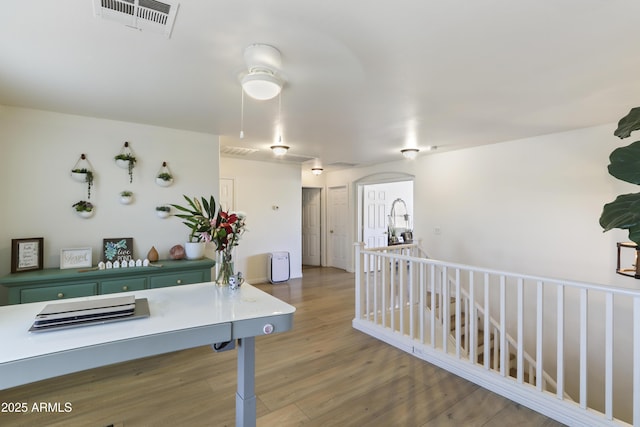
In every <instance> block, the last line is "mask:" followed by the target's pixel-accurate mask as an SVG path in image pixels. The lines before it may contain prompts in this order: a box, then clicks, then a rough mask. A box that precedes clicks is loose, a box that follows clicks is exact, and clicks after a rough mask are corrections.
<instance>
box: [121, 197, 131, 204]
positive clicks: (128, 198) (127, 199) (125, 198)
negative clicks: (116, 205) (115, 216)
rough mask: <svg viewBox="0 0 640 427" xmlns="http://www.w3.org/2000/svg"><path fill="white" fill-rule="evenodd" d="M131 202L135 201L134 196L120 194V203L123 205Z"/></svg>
mask: <svg viewBox="0 0 640 427" xmlns="http://www.w3.org/2000/svg"><path fill="white" fill-rule="evenodd" d="M131 202H133V196H123V195H120V203H122V204H123V205H129V204H131Z"/></svg>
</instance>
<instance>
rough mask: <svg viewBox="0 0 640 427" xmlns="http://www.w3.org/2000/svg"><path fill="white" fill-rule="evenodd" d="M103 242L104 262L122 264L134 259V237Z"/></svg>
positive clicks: (104, 240)
mask: <svg viewBox="0 0 640 427" xmlns="http://www.w3.org/2000/svg"><path fill="white" fill-rule="evenodd" d="M102 242H103V243H102V261H104V262H107V261H111V262H112V263H113V262H116V261H118V262H119V263H120V264H122V263H123V262H125V261H126V262H129V261H130V260H132V259H134V258H133V238H132V237H118V238H112V239H103V241H102Z"/></svg>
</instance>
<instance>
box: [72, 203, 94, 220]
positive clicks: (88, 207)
mask: <svg viewBox="0 0 640 427" xmlns="http://www.w3.org/2000/svg"><path fill="white" fill-rule="evenodd" d="M71 207H73V208H74V209H75V211H76V213H77V214H78V216H80V217H82V218H91V217H92V216H93V213H94V206H93V205H92V204H91V202H87V201H85V200H80V201H79V202H76V203H74V204H73V205H71Z"/></svg>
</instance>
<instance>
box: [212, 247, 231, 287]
mask: <svg viewBox="0 0 640 427" xmlns="http://www.w3.org/2000/svg"><path fill="white" fill-rule="evenodd" d="M216 258H217V260H218V265H219V267H218V275H217V277H216V283H217V284H218V285H219V286H228V285H229V278H230V277H231V276H233V256H232V255H231V252H229V253H227V252H224V251H220V252H218V256H217V257H216Z"/></svg>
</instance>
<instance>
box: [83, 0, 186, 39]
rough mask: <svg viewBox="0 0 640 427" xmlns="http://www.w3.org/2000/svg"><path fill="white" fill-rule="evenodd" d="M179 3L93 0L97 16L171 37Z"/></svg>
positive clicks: (152, 0) (151, 0) (164, 0)
mask: <svg viewBox="0 0 640 427" xmlns="http://www.w3.org/2000/svg"><path fill="white" fill-rule="evenodd" d="M178 6H179V4H178V3H176V2H175V1H172V0H169V1H167V0H163V1H157V0H93V12H94V14H95V15H96V16H99V17H101V18H103V19H107V20H109V21H116V22H119V23H121V24H124V25H126V26H128V27H132V28H136V29H138V30H142V31H150V32H154V33H159V34H163V35H164V36H166V37H167V38H169V37H171V31H172V30H173V23H174V21H175V19H176V13H177V12H178Z"/></svg>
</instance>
